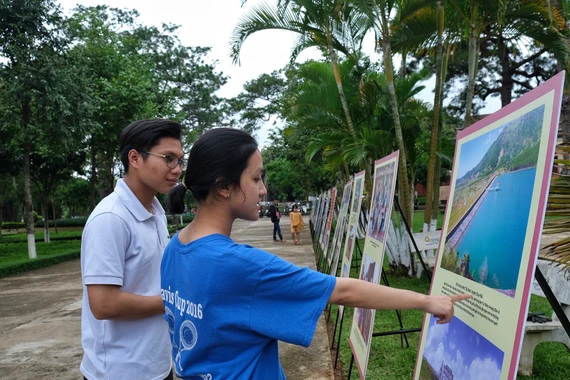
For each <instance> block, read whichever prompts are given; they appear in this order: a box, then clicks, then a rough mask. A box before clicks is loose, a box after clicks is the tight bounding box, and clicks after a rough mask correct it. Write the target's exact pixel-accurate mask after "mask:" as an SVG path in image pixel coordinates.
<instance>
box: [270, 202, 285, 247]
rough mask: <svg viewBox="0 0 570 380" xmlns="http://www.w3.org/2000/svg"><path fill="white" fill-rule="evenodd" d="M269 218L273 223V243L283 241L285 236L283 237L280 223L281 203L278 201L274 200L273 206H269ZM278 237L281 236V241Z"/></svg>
mask: <svg viewBox="0 0 570 380" xmlns="http://www.w3.org/2000/svg"><path fill="white" fill-rule="evenodd" d="M269 217H270V218H271V222H272V223H273V241H281V242H282V241H283V235H281V226H280V225H279V222H280V221H281V213H280V212H279V201H278V200H277V199H274V200H273V204H272V205H271V206H269ZM277 235H279V240H277Z"/></svg>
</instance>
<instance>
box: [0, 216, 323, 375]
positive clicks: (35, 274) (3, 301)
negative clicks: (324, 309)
mask: <svg viewBox="0 0 570 380" xmlns="http://www.w3.org/2000/svg"><path fill="white" fill-rule="evenodd" d="M288 219H289V218H288V217H286V216H285V217H284V218H283V220H282V222H281V224H282V231H283V235H284V238H285V239H286V242H285V243H274V242H273V240H272V237H271V233H272V229H273V225H272V223H271V221H270V220H269V219H268V218H262V219H260V220H258V221H255V222H245V221H238V222H236V223H235V224H234V229H233V234H232V238H233V239H234V240H235V241H238V242H242V243H248V244H251V245H253V246H256V247H259V248H262V249H266V250H268V251H270V252H273V253H275V254H277V255H279V256H281V257H283V258H285V259H286V260H289V261H291V262H293V263H295V264H297V265H300V266H308V267H311V268H315V257H314V254H313V250H312V245H311V239H310V236H309V228H308V217H306V219H305V222H306V223H305V228H304V229H303V233H302V237H301V245H294V244H293V242H292V240H291V234H290V233H289V220H288ZM81 296H82V289H81V272H80V266H79V260H74V261H69V262H66V263H61V264H58V265H54V266H52V267H49V268H44V269H39V270H35V271H31V272H28V273H25V274H22V275H18V276H12V277H7V278H3V279H0V379H20V380H27V379H29V380H32V379H33V380H41V379H46V380H47V379H50V380H52V379H54V380H55V379H57V380H79V379H82V376H81V373H80V372H79V363H80V362H81V357H82V355H83V352H82V349H81V342H80V335H81V327H80V319H81ZM280 356H281V362H282V364H283V367H284V369H285V373H286V374H287V378H288V379H289V380H333V379H334V375H333V370H332V363H331V355H330V351H329V341H328V336H327V332H326V326H325V320H324V316H321V319H320V321H319V324H318V326H317V331H316V333H315V336H314V338H313V342H312V344H311V346H310V347H309V348H307V349H305V348H302V347H298V346H293V345H289V344H285V343H282V344H280Z"/></svg>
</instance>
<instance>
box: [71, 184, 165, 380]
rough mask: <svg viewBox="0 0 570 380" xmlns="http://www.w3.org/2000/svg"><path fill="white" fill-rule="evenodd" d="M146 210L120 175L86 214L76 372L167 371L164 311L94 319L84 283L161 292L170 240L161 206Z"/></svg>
mask: <svg viewBox="0 0 570 380" xmlns="http://www.w3.org/2000/svg"><path fill="white" fill-rule="evenodd" d="M152 208H153V211H154V215H153V214H151V213H149V212H148V211H147V210H146V209H145V207H144V206H143V205H142V204H141V203H140V201H139V200H138V199H137V197H136V196H135V195H134V193H133V192H132V191H131V189H129V187H128V186H127V184H126V183H125V181H124V180H122V179H120V180H119V181H118V182H117V185H116V186H115V191H114V192H113V193H111V194H110V195H108V196H107V197H105V198H104V199H103V200H102V201H101V202H100V203H99V204H98V205H97V207H95V210H93V212H92V213H91V215H90V216H89V219H88V220H87V223H86V224H85V229H84V230H83V237H82V240H81V274H82V279H83V308H82V312H81V343H82V345H83V351H84V355H83V361H82V362H81V367H80V369H81V372H82V373H83V375H84V376H85V377H86V378H87V379H89V380H99V379H111V380H112V379H141V380H155V379H156V380H162V379H164V378H165V377H166V376H168V374H169V373H170V369H171V363H172V360H171V354H170V352H171V347H170V337H169V335H168V324H167V323H166V321H165V320H164V316H163V315H155V316H153V317H149V318H143V319H137V320H126V321H121V320H97V319H96V318H95V317H94V316H93V313H92V312H91V308H90V307H89V299H88V297H87V286H86V285H95V284H98V285H119V286H120V287H121V290H122V291H125V292H129V293H134V294H138V295H143V296H158V295H160V263H161V260H162V253H163V252H164V248H166V245H167V243H168V241H169V234H168V229H167V225H166V216H165V213H164V209H163V208H162V206H161V205H160V202H158V200H157V199H156V198H154V200H153V204H152Z"/></svg>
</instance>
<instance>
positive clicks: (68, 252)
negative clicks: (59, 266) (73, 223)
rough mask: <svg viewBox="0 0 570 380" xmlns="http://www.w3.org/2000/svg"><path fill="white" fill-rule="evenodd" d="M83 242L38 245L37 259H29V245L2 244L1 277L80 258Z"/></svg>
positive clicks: (72, 241) (19, 243)
mask: <svg viewBox="0 0 570 380" xmlns="http://www.w3.org/2000/svg"><path fill="white" fill-rule="evenodd" d="M80 250H81V241H79V240H71V241H55V242H51V243H43V242H42V243H37V244H36V254H37V257H36V258H35V259H29V258H28V243H27V242H17V243H0V277H5V276H9V275H13V274H17V273H22V272H25V271H28V270H32V269H38V268H43V267H47V266H50V265H53V264H56V263H59V262H62V261H67V260H72V259H75V258H78V257H79V255H80Z"/></svg>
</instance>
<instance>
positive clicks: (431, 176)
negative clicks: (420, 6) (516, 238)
mask: <svg viewBox="0 0 570 380" xmlns="http://www.w3.org/2000/svg"><path fill="white" fill-rule="evenodd" d="M443 6H444V4H443V0H439V1H437V2H436V14H437V17H436V19H437V45H436V50H435V91H434V92H435V95H434V101H433V119H432V123H431V138H430V148H429V159H428V172H427V184H426V187H427V189H426V206H425V212H424V228H423V230H424V231H425V232H427V231H432V228H433V226H432V223H433V222H432V220H433V219H432V214H433V213H432V208H434V209H437V208H438V201H439V199H438V198H436V197H435V191H434V188H435V183H436V181H439V178H436V175H435V174H436V171H437V168H436V166H437V148H438V146H439V137H440V135H441V134H440V131H439V130H440V126H439V118H440V114H441V104H442V101H441V95H442V87H443V82H444V81H443V78H442V74H443V70H442V66H443V64H442V62H443V26H444V8H443ZM436 216H437V214H436ZM436 222H437V220H436ZM435 228H437V225H436V227H435ZM435 228H433V230H435Z"/></svg>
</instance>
